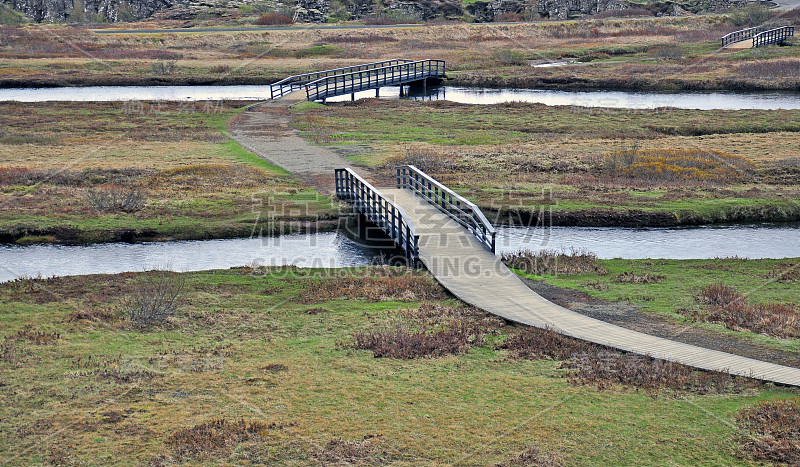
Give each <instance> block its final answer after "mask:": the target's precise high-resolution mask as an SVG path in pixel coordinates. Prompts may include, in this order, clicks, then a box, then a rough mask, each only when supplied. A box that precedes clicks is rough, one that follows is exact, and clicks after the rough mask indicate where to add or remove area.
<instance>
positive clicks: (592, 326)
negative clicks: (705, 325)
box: [377, 188, 800, 386]
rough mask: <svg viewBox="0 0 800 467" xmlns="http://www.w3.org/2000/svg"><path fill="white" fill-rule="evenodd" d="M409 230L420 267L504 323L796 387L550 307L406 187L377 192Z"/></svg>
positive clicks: (790, 380)
mask: <svg viewBox="0 0 800 467" xmlns="http://www.w3.org/2000/svg"><path fill="white" fill-rule="evenodd" d="M377 191H378V192H379V196H382V197H383V198H385V201H386V203H388V204H391V205H394V206H397V207H398V208H400V212H402V213H403V216H404V217H405V219H404V220H405V222H407V223H408V224H410V225H412V226H413V230H414V232H415V235H416V236H417V239H416V242H417V245H418V255H419V259H420V261H421V262H422V263H423V264H424V265H425V267H427V269H428V270H429V271H430V272H431V274H433V276H434V277H436V279H437V280H438V281H439V282H440V283H441V284H442V285H443V286H444V287H446V288H447V289H448V290H449V291H450V292H452V293H453V294H454V295H456V296H457V297H458V298H460V299H461V300H463V301H465V302H467V303H469V304H471V305H473V306H476V307H478V308H481V309H483V310H485V311H487V312H489V313H492V314H495V315H497V316H501V317H503V318H505V319H507V320H510V321H514V322H517V323H521V324H526V325H529V326H534V327H537V328H542V329H546V328H547V329H552V330H554V331H556V332H558V333H560V334H564V335H567V336H570V337H574V338H577V339H581V340H585V341H589V342H594V343H597V344H601V345H605V346H608V347H611V348H615V349H619V350H623V351H626V352H632V353H636V354H641V355H648V356H650V357H654V358H659V359H663V360H668V361H671V362H677V363H682V364H684V365H689V366H692V367H696V368H701V369H704V370H717V371H727V372H729V373H731V374H735V375H742V376H748V377H752V378H756V379H760V380H764V381H772V382H775V383H781V384H786V385H792V386H800V369H798V368H792V367H787V366H782V365H777V364H774V363H767V362H762V361H759V360H754V359H751V358H747V357H741V356H737V355H732V354H729V353H725V352H720V351H717V350H710V349H705V348H701V347H697V346H693V345H690V344H684V343H681V342H676V341H671V340H668V339H663V338H660V337H655V336H651V335H648V334H643V333H640V332H637V331H632V330H629V329H625V328H622V327H619V326H616V325H613V324H609V323H606V322H604V321H600V320H597V319H594V318H590V317H588V316H584V315H581V314H579V313H576V312H573V311H571V310H568V309H566V308H564V307H561V306H558V305H556V304H554V303H552V302H549V301H547V300H545V299H544V298H542V297H541V296H539V295H538V294H536V293H535V292H533V291H532V290H530V289H529V288H528V287H527V286H526V285H525V284H524V283H523V282H522V281H521V280H520V279H519V278H518V277H517V276H516V274H514V273H513V272H512V271H511V270H509V269H508V268H507V267H506V266H505V265H504V264H503V263H502V262H501V261H500V258H498V257H497V256H496V255H495V254H494V253H493V252H492V251H490V250H489V248H487V245H486V243H485V242H483V241H481V239H480V238H479V237H478V236H476V234H475V233H474V232H473V231H471V230H468V229H467V228H465V227H464V225H463V223H461V222H457V220H456V217H453V216H452V215H451V214H450V213H449V212H447V211H448V209H446V208H445V209H443V208H442V205H441V204H439V205H434V204H433V203H432V202H430V201H428V200H427V199H425V198H423V197H421V196H419V195H418V194H416V193H415V192H413V191H412V190H410V189H408V188H380V189H378V190H377Z"/></svg>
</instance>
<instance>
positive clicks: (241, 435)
mask: <svg viewBox="0 0 800 467" xmlns="http://www.w3.org/2000/svg"><path fill="white" fill-rule="evenodd" d="M266 435H267V425H266V424H264V423H261V422H258V421H255V422H247V421H245V420H239V421H237V422H229V421H227V420H225V419H224V418H222V419H219V420H212V421H210V422H206V423H201V424H199V425H195V426H193V427H191V428H184V429H181V430H178V431H176V432H175V433H173V434H171V435H170V436H169V438H167V445H168V446H170V447H171V448H172V451H173V452H174V453H175V455H176V456H177V457H178V458H181V457H184V456H198V457H203V456H209V455H211V454H215V453H218V452H220V451H229V450H230V449H231V448H232V447H233V446H235V445H236V444H239V443H242V442H245V441H248V440H250V439H254V438H256V439H257V438H265V437H266Z"/></svg>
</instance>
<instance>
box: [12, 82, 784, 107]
mask: <svg viewBox="0 0 800 467" xmlns="http://www.w3.org/2000/svg"><path fill="white" fill-rule="evenodd" d="M374 96H375V91H363V92H359V93H356V98H359V99H360V98H366V97H374ZM380 96H381V98H383V99H398V98H399V88H398V87H387V88H381V90H380ZM268 98H269V87H268V86H266V85H264V86H261V85H242V86H87V87H71V88H31V89H23V88H9V89H0V101H20V102H45V101H75V102H78V101H85V102H88V101H95V102H108V101H130V100H151V101H152V100H168V101H190V102H194V101H214V100H223V99H230V100H264V99H268ZM408 98H410V99H425V100H437V99H442V100H445V99H446V100H448V101H452V102H460V103H464V104H497V103H502V102H530V103H541V104H547V105H579V106H585V107H611V108H627V109H652V108H657V107H676V108H682V109H701V110H710V109H727V110H737V109H765V110H769V109H800V93H791V92H752V93H741V92H727V91H715V92H631V91H554V90H537V89H490V88H465V87H457V86H440V87H430V88H429V89H428V93H427V94H424V95H423V94H422V91H421V90H418V91H412V92H411V93H410V96H409V97H408ZM349 99H350V96H349V95H347V96H339V97H336V98H332V99H329V101H330V102H336V101H345V100H349Z"/></svg>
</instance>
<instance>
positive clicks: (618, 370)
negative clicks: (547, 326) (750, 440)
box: [496, 328, 760, 394]
mask: <svg viewBox="0 0 800 467" xmlns="http://www.w3.org/2000/svg"><path fill="white" fill-rule="evenodd" d="M496 348H498V349H507V350H509V353H510V356H511V357H512V358H524V359H531V360H539V359H548V358H549V359H553V360H563V361H564V363H563V364H562V365H561V368H565V369H568V370H570V371H569V372H568V374H567V376H568V377H569V378H570V382H571V383H572V384H575V385H594V386H596V387H597V388H598V389H607V388H609V387H611V386H612V385H614V384H620V385H623V386H632V387H636V388H641V389H645V390H648V391H651V392H653V393H657V392H658V391H660V390H662V389H668V390H673V391H689V392H694V393H699V394H706V393H711V392H717V393H723V392H741V391H742V390H744V389H746V388H747V387H752V386H756V385H758V384H760V383H759V382H757V381H753V380H748V379H746V378H739V377H735V376H732V375H730V374H728V373H725V372H717V371H701V370H696V369H693V368H691V367H688V366H685V365H681V364H678V363H672V362H667V361H664V360H658V359H654V358H650V357H646V356H641V355H634V354H627V353H621V352H617V351H613V350H609V349H607V348H605V347H602V346H600V345H596V344H591V343H588V342H584V341H579V340H576V339H572V338H569V337H564V336H561V335H559V334H557V333H555V332H553V331H550V330H540V329H535V328H526V329H524V330H522V331H520V332H518V333H516V334H512V335H510V336H508V337H507V338H506V339H505V340H504V341H503V342H502V343H500V344H498V345H497V346H496Z"/></svg>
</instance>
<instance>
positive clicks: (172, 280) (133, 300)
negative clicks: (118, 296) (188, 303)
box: [124, 271, 186, 328]
mask: <svg viewBox="0 0 800 467" xmlns="http://www.w3.org/2000/svg"><path fill="white" fill-rule="evenodd" d="M185 289H186V280H185V279H184V277H183V276H182V275H180V274H177V273H172V272H168V271H152V272H149V273H146V274H143V275H142V276H140V277H139V279H138V281H137V283H136V284H135V286H134V288H133V290H132V292H131V293H130V295H129V296H128V297H127V299H126V300H125V302H124V306H125V310H126V312H127V315H128V317H129V318H130V319H131V321H132V322H133V323H134V324H135V325H136V326H138V327H140V328H145V327H148V326H151V325H153V324H157V323H159V322H161V321H164V320H165V319H167V318H169V317H170V316H173V315H174V314H175V313H177V312H178V310H179V309H180V307H181V305H182V304H183V296H184V293H185Z"/></svg>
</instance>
